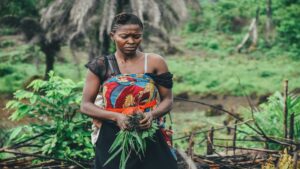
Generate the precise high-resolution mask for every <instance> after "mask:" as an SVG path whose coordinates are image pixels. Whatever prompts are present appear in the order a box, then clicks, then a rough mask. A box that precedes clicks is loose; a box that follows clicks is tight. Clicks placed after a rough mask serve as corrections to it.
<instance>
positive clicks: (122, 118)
mask: <svg viewBox="0 0 300 169" xmlns="http://www.w3.org/2000/svg"><path fill="white" fill-rule="evenodd" d="M116 122H117V125H118V126H119V128H120V129H121V130H126V129H127V128H128V126H127V124H128V117H127V116H126V115H124V114H121V113H116Z"/></svg>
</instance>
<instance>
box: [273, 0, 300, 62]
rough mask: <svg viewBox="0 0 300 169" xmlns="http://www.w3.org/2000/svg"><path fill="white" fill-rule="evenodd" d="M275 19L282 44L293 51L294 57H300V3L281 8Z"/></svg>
mask: <svg viewBox="0 0 300 169" xmlns="http://www.w3.org/2000/svg"><path fill="white" fill-rule="evenodd" d="M274 20H275V22H276V23H277V28H276V30H277V32H278V39H279V40H280V42H281V44H282V45H283V46H284V47H285V48H286V49H288V50H289V51H291V52H292V53H293V58H296V59H300V43H299V42H300V29H299V28H300V4H292V5H290V6H287V7H282V8H279V9H278V10H277V11H275V12H274Z"/></svg>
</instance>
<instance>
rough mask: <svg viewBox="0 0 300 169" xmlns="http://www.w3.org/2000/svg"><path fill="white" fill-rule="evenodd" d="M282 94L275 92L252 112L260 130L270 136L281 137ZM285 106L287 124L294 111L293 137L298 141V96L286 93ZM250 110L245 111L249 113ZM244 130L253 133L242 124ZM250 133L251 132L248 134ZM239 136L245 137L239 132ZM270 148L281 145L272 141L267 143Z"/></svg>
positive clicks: (299, 99) (299, 119)
mask: <svg viewBox="0 0 300 169" xmlns="http://www.w3.org/2000/svg"><path fill="white" fill-rule="evenodd" d="M283 106H284V101H283V96H282V95H281V93H279V92H276V93H275V94H274V95H272V96H270V97H269V98H268V102H267V103H263V104H261V105H260V106H259V108H258V109H257V110H256V111H255V112H254V118H255V120H256V121H257V123H258V125H259V126H260V127H261V128H262V130H263V131H264V132H265V133H266V134H267V135H268V136H271V137H276V138H283V137H284V133H283V120H284V118H283ZM287 108H288V126H290V124H289V119H290V118H291V114H292V113H295V120H294V123H295V127H294V138H295V139H296V141H299V138H300V97H298V96H295V95H292V94H290V95H288V97H287ZM250 113H251V112H249V111H248V112H247V114H250ZM244 129H245V131H247V132H249V133H252V134H253V135H254V133H253V131H252V130H250V129H249V128H247V127H245V126H244ZM250 135H251V134H250ZM241 137H247V135H243V133H241ZM268 144H269V148H271V149H280V148H281V146H280V145H278V144H274V143H268Z"/></svg>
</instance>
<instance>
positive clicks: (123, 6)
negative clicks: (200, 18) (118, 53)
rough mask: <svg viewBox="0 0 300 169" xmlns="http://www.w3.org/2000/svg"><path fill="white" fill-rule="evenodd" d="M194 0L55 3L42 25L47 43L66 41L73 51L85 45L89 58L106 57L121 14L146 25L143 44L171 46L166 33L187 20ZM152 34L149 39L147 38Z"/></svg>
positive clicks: (45, 11)
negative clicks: (113, 27) (114, 22)
mask: <svg viewBox="0 0 300 169" xmlns="http://www.w3.org/2000/svg"><path fill="white" fill-rule="evenodd" d="M191 2H193V3H195V1H194V0H188V1H185V0H172V1H170V0H166V1H161V0H54V1H53V2H52V3H51V4H50V5H49V6H48V7H47V8H46V9H43V10H42V14H41V24H42V27H43V29H44V30H45V33H46V35H45V37H46V39H47V40H48V41H49V42H52V41H53V40H58V39H59V40H61V41H64V42H67V43H68V44H69V46H70V47H71V49H72V51H74V50H76V48H77V47H78V44H81V45H82V44H85V46H88V50H89V51H88V53H89V58H90V59H91V58H93V57H95V56H99V55H101V54H107V53H108V50H109V47H110V38H109V31H110V26H111V22H112V20H113V17H114V16H115V15H116V14H118V13H121V12H131V13H134V14H136V15H137V16H139V17H140V18H141V19H142V21H143V22H144V24H145V37H144V39H145V40H144V44H146V45H147V44H149V43H151V42H153V41H157V40H158V39H159V41H160V44H165V46H166V47H170V45H171V44H170V40H169V37H168V34H167V32H169V31H170V30H171V29H172V28H174V27H176V26H178V25H179V24H180V23H182V21H184V20H185V19H186V18H187V15H188V11H187V5H188V3H191ZM150 32H151V37H150V36H149V34H150Z"/></svg>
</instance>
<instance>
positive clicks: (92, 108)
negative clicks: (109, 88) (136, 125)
mask: <svg viewBox="0 0 300 169" xmlns="http://www.w3.org/2000/svg"><path fill="white" fill-rule="evenodd" d="M99 88H100V79H99V78H98V76H96V75H95V74H94V73H93V72H91V71H90V70H88V73H87V76H86V80H85V85H84V88H83V96H82V101H81V106H80V110H81V112H82V113H84V114H86V115H88V116H90V117H93V118H98V119H104V120H112V121H115V122H117V124H118V126H119V127H120V128H121V129H126V127H127V126H126V121H127V117H126V116H125V115H123V114H120V113H115V112H111V111H106V110H104V109H102V108H100V107H98V106H96V105H95V104H94V101H95V99H96V97H97V94H98V91H99Z"/></svg>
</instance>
